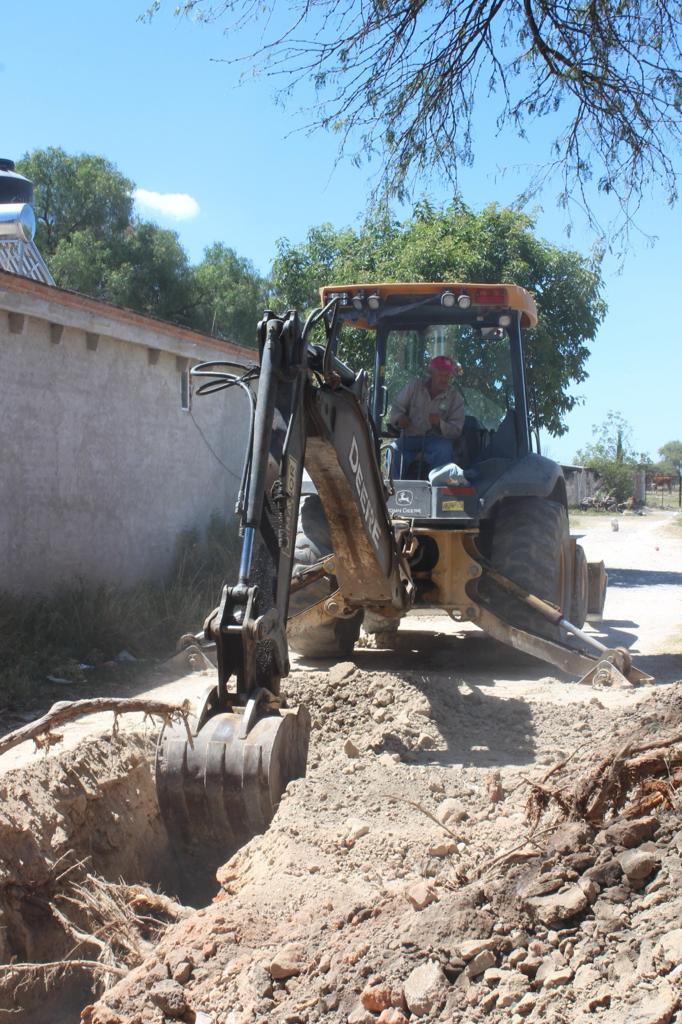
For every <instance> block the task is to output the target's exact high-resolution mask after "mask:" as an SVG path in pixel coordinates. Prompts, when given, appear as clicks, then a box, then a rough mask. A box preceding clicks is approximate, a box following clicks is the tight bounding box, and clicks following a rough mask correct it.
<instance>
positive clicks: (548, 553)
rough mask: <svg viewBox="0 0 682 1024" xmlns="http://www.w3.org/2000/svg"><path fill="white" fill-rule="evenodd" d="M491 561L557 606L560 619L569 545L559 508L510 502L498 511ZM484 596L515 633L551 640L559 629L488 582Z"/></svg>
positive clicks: (533, 501) (567, 586) (567, 600)
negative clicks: (539, 634) (525, 630)
mask: <svg viewBox="0 0 682 1024" xmlns="http://www.w3.org/2000/svg"><path fill="white" fill-rule="evenodd" d="M490 561H491V563H492V565H493V566H494V568H496V569H497V570H498V571H499V572H500V573H502V574H503V575H504V576H507V577H508V578H509V579H511V580H513V581H514V582H515V583H518V584H519V586H521V587H523V588H524V589H525V590H527V591H528V592H529V593H530V594H535V595H536V596H537V597H540V598H543V599H544V600H545V601H550V602H551V603H552V604H554V605H557V606H558V607H559V608H560V609H561V611H562V612H563V614H564V615H566V613H567V612H568V611H569V609H570V604H571V543H570V539H569V528H568V514H567V512H566V509H565V508H564V506H563V505H561V504H559V502H556V501H548V500H547V499H545V498H534V497H529V498H511V499H508V500H507V501H505V502H503V503H502V504H501V505H500V507H499V508H498V510H497V513H496V516H495V520H494V522H493V529H492V543H491V550H490ZM484 593H485V594H486V595H487V596H488V597H489V598H490V599H491V600H490V603H491V604H492V606H493V608H494V609H497V610H499V612H500V614H501V615H502V617H503V618H505V619H506V620H507V622H510V623H511V624H512V625H514V626H518V627H519V629H529V630H531V631H533V632H538V633H541V634H542V635H543V636H546V637H550V638H556V637H557V636H558V627H556V626H554V625H553V624H552V623H550V622H549V621H547V620H546V619H543V618H542V617H540V616H539V615H538V614H537V613H536V612H533V611H532V610H531V609H530V608H526V607H524V605H523V604H522V603H521V602H520V601H519V600H518V599H516V598H514V597H513V596H512V595H510V594H509V592H508V591H505V590H504V589H503V588H501V587H498V586H497V585H496V584H491V583H490V582H488V584H487V586H486V587H485V588H484Z"/></svg>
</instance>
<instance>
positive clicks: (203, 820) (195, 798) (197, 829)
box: [156, 691, 310, 874]
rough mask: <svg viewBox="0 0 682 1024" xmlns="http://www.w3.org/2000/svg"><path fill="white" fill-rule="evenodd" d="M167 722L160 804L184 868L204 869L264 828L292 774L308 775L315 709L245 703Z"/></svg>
mask: <svg viewBox="0 0 682 1024" xmlns="http://www.w3.org/2000/svg"><path fill="white" fill-rule="evenodd" d="M214 695H215V691H214V693H213V694H209V695H208V696H207V699H206V701H205V704H204V710H203V711H200V713H199V714H198V716H197V717H195V718H194V719H190V723H189V735H188V730H187V729H186V728H185V726H184V725H183V724H182V723H180V724H179V725H178V724H173V725H166V726H165V727H164V728H163V730H162V732H161V734H160V736H159V741H158V745H157V750H156V789H157V796H158V800H159V807H160V810H161V815H162V817H163V820H164V823H165V825H166V829H167V831H168V834H169V836H170V837H171V839H172V842H173V844H174V845H175V846H176V847H179V848H180V851H181V855H182V857H183V859H184V861H185V869H186V873H187V869H190V870H192V867H193V866H194V868H196V870H197V872H199V871H200V872H201V873H202V874H204V873H205V872H206V869H207V868H208V869H210V871H211V872H213V871H215V869H216V868H217V867H219V866H220V865H221V864H223V863H224V862H225V861H226V860H228V859H229V857H231V856H232V854H233V853H235V851H236V850H238V849H239V847H240V846H243V845H244V844H245V843H247V842H248V841H249V839H251V838H252V837H253V836H254V835H258V834H260V833H262V832H264V831H265V830H266V829H267V827H268V825H269V824H270V822H271V821H272V818H273V816H274V814H275V811H276V810H277V806H278V804H279V801H280V798H281V796H282V793H283V792H284V790H285V789H286V787H287V785H288V784H289V782H291V780H292V779H297V778H300V777H301V776H303V775H305V769H306V761H307V757H308V741H309V737H310V716H309V714H308V711H307V709H306V708H305V707H304V706H300V707H299V708H291V709H289V708H286V709H282V710H280V711H276V712H273V713H270V712H267V713H265V714H262V715H260V716H259V717H257V718H256V719H255V721H254V722H253V723H247V722H246V721H245V716H246V715H247V714H248V713H249V709H248V705H247V708H246V709H242V708H235V709H233V710H232V711H229V712H220V713H218V714H211V712H210V709H211V697H212V696H213V697H214Z"/></svg>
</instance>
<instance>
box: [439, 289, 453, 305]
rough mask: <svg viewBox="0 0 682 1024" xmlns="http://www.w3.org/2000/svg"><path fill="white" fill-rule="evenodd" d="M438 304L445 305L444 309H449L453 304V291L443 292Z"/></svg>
mask: <svg viewBox="0 0 682 1024" xmlns="http://www.w3.org/2000/svg"><path fill="white" fill-rule="evenodd" d="M440 304H441V306H445V308H446V309H451V308H452V307H453V306H454V304H455V293H454V292H443V293H442V294H441V297H440Z"/></svg>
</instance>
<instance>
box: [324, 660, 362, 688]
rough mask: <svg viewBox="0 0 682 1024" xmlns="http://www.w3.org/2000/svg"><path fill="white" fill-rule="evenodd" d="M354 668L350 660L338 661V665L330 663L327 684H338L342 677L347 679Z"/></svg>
mask: <svg viewBox="0 0 682 1024" xmlns="http://www.w3.org/2000/svg"><path fill="white" fill-rule="evenodd" d="M355 669H356V666H355V665H354V664H353V662H352V661H340V662H339V663H338V665H332V667H331V668H330V669H329V675H328V677H327V681H328V684H329V686H338V685H339V683H342V682H343V680H344V679H348V676H352V675H353V673H354V672H355Z"/></svg>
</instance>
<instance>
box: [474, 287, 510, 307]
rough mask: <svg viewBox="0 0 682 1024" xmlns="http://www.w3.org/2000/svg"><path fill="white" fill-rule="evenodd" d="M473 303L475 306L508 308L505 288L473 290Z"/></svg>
mask: <svg viewBox="0 0 682 1024" xmlns="http://www.w3.org/2000/svg"><path fill="white" fill-rule="evenodd" d="M473 301H474V302H475V303H476V305H477V306H508V305H509V302H508V300H507V289H506V288H475V289H474V296H473Z"/></svg>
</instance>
